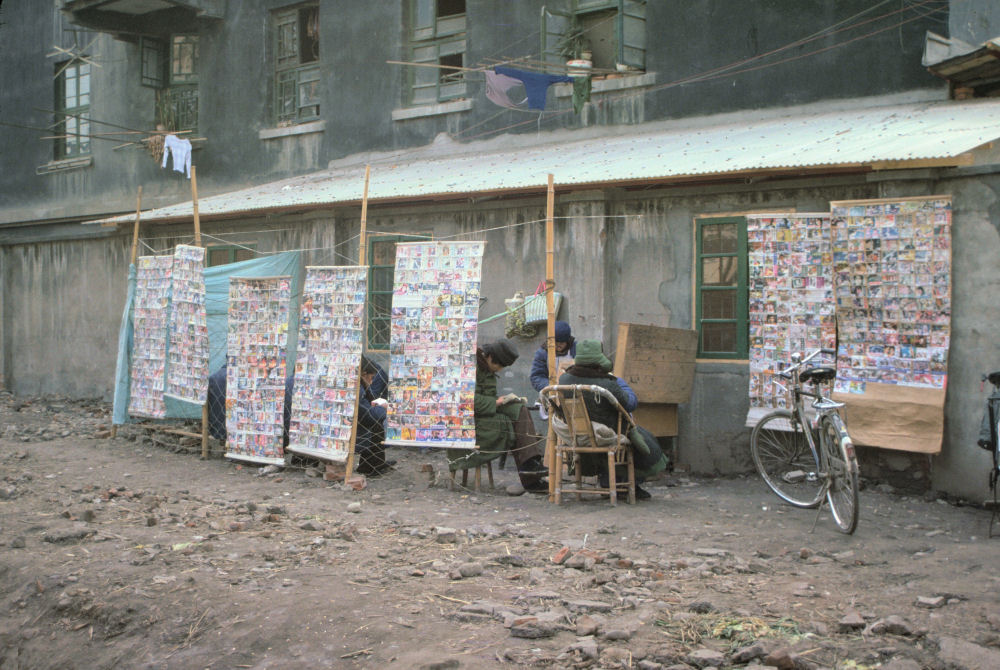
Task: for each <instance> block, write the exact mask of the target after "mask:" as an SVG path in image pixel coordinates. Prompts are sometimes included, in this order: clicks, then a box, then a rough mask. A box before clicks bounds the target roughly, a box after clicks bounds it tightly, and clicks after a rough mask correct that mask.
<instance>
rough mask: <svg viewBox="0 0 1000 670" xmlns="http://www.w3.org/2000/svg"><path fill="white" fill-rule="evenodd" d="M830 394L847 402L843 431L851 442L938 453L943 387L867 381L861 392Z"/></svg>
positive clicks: (941, 429) (942, 424) (940, 440)
mask: <svg viewBox="0 0 1000 670" xmlns="http://www.w3.org/2000/svg"><path fill="white" fill-rule="evenodd" d="M833 398H834V400H839V401H840V402H843V403H846V404H847V406H846V407H845V408H844V409H845V410H846V417H845V418H846V420H847V432H849V433H850V434H851V439H852V440H854V443H855V444H857V445H861V446H868V447H881V448H883V449H896V450H899V451H914V452H918V453H922V454H938V453H941V443H942V440H943V438H944V399H945V390H944V389H931V388H915V387H912V386H895V385H893V384H875V383H871V382H869V383H868V384H867V385H866V387H865V392H864V393H861V394H857V393H834V394H833Z"/></svg>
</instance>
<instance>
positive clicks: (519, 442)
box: [448, 339, 549, 493]
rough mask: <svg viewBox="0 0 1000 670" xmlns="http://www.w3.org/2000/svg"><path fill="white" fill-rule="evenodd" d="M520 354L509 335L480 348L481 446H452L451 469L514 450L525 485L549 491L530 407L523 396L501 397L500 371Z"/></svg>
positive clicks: (478, 408)
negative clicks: (498, 378) (498, 382)
mask: <svg viewBox="0 0 1000 670" xmlns="http://www.w3.org/2000/svg"><path fill="white" fill-rule="evenodd" d="M517 356H518V354H517V350H516V349H515V348H514V345H513V344H512V343H511V342H510V340H507V339H500V340H498V341H496V342H491V343H489V344H484V345H482V346H481V347H479V348H477V349H476V391H475V397H474V412H475V420H476V445H477V446H478V447H479V449H476V450H464V449H450V450H449V451H448V458H449V461H450V463H449V469H451V470H452V471H454V470H461V469H465V468H471V467H476V466H477V465H481V464H483V463H486V462H489V461H491V460H493V459H494V458H497V457H499V456H500V455H501V454H502V453H504V452H510V453H511V454H512V455H513V457H514V463H515V464H516V465H517V472H518V476H519V477H520V479H521V485H522V486H524V489H525V490H526V491H532V492H540V493H541V492H544V493H547V492H548V490H549V487H548V483H547V482H546V481H545V480H544V479H543V477H544V476H545V475H546V474H548V469H547V468H546V467H545V465H544V464H543V463H542V437H541V436H540V435H538V434H537V433H536V432H535V424H534V422H533V421H532V420H531V415H530V414H529V413H528V408H527V407H526V406H525V404H524V403H523V402H520V400H513V401H511V400H509V399H507V398H498V397H497V375H496V373H497V372H499V371H500V370H502V369H504V368H506V367H509V366H511V365H513V363H514V361H516V360H517Z"/></svg>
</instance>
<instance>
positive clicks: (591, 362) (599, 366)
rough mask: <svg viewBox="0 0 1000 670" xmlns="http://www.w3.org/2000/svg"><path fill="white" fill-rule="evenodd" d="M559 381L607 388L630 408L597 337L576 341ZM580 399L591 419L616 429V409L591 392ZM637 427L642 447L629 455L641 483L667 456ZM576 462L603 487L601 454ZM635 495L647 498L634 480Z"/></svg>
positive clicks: (583, 456)
mask: <svg viewBox="0 0 1000 670" xmlns="http://www.w3.org/2000/svg"><path fill="white" fill-rule="evenodd" d="M559 383H560V384H565V385H575V384H591V385H593V386H600V387H601V388H603V389H606V390H608V391H609V392H610V393H611V395H613V396H614V397H615V400H617V401H618V404H619V405H621V406H622V407H623V408H624V409H625V411H628V412H630V411H631V409H629V407H628V406H627V405H626V401H627V400H628V395H627V394H626V393H625V390H624V389H623V388H622V386H621V383H622V380H621V379H620V378H618V377H615V375H613V374H611V361H610V360H609V359H608V357H607V356H605V355H604V348H603V347H602V346H601V342H600V340H580V344H579V347H578V348H577V352H576V358H575V359H574V361H573V365H571V366H570V367H569V368H567V369H566V372H564V373H563V374H562V376H561V377H559ZM630 391H631V389H630ZM634 396H635V394H633V398H634ZM583 401H584V403H585V404H586V405H587V414H589V415H590V420H591V421H594V422H596V423H600V424H604V425H605V426H608V427H609V428H611V429H612V430H617V429H618V410H617V409H615V408H614V407H612V406H611V405H610V404H608V403H607V402H601V401H600V398H599V397H598V396H596V395H592V394H585V395H584V398H583ZM633 409H634V405H633ZM637 430H638V432H640V433H641V434H642V439H641V442H642V446H641V447H640V446H639V445H633V449H632V458H633V460H634V462H635V476H636V482H641V481H642V480H644V479H646V478H648V477H651V476H653V475H654V474H656V473H658V472H660V471H661V470H663V469H665V468H666V466H667V459H666V457H664V455H663V450H662V449H661V448H660V444H659V442H657V440H656V438H655V437H654V436H653V434H652V433H650V432H649V431H647V430H646V429H644V428H641V427H637ZM629 437H630V439H631V438H633V437H635V436H634V435H630V436H629ZM636 439H638V438H636ZM580 464H581V467H582V472H583V475H584V476H594V475H597V477H598V479H599V481H600V484H601V487H602V488H607V486H608V480H609V477H608V462H607V459H606V458H604V457H603V455H599V454H580ZM635 494H636V497H637V498H638V499H640V500H644V499H647V498H649V497H651V496H650V494H649V492H648V491H645V490H643V489H642V488H640V487H639V485H638V483H637V484H636V487H635Z"/></svg>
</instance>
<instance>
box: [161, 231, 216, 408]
mask: <svg viewBox="0 0 1000 670" xmlns="http://www.w3.org/2000/svg"><path fill="white" fill-rule="evenodd" d="M171 283H172V285H173V294H172V297H171V305H170V356H169V360H170V365H169V366H168V367H167V389H166V395H168V396H170V397H173V398H178V399H180V400H186V401H188V402H193V403H197V404H199V405H203V404H205V398H206V396H207V394H208V319H207V316H206V313H205V250H204V249H203V248H202V247H193V246H188V245H185V244H179V245H177V247H176V248H175V249H174V263H173V271H172V282H171Z"/></svg>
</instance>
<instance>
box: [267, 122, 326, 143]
mask: <svg viewBox="0 0 1000 670" xmlns="http://www.w3.org/2000/svg"><path fill="white" fill-rule="evenodd" d="M324 130H326V121H323V120H320V121H310V122H309V123H297V124H295V125H294V126H279V127H277V128H264V129H263V130H261V131H260V132H259V133H258V134H257V135H258V137H260V139H262V140H273V139H276V138H278V137H290V136H292V135H306V134H308V133H321V132H323V131H324Z"/></svg>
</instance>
